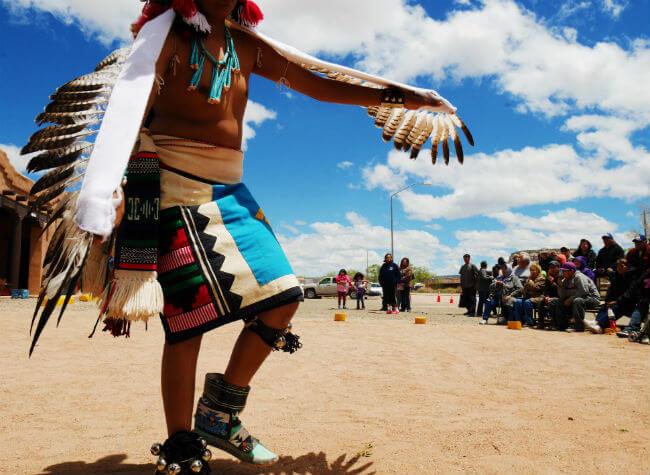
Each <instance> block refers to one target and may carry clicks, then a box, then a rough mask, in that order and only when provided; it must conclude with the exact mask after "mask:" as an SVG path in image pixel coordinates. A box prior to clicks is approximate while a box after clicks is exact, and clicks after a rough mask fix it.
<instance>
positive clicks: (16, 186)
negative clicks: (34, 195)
mask: <svg viewBox="0 0 650 475" xmlns="http://www.w3.org/2000/svg"><path fill="white" fill-rule="evenodd" d="M33 184H34V181H33V180H31V179H29V178H28V177H26V176H25V175H23V174H22V173H20V172H19V171H18V170H16V168H14V166H13V165H12V164H11V162H10V161H9V157H8V156H7V154H6V153H5V152H3V151H2V150H0V206H1V207H3V208H4V207H6V208H10V209H18V208H21V209H22V210H23V211H30V212H31V211H32V208H31V206H30V205H31V203H30V196H29V191H30V190H31V188H32V185H33ZM56 201H58V200H54V201H53V202H50V204H48V205H43V206H41V207H39V211H40V213H39V215H40V216H39V218H40V220H41V221H43V220H44V219H45V217H46V215H47V214H48V213H49V211H50V210H51V209H52V204H53V203H56Z"/></svg>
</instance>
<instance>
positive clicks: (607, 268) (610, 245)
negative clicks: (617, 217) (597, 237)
mask: <svg viewBox="0 0 650 475" xmlns="http://www.w3.org/2000/svg"><path fill="white" fill-rule="evenodd" d="M602 238H603V244H604V247H603V248H602V249H601V250H600V251H598V255H597V256H596V277H607V276H608V275H609V274H611V273H613V272H614V269H616V261H618V260H619V259H621V258H623V257H624V256H625V252H623V248H622V247H621V246H619V245H618V243H617V242H616V241H614V236H612V234H611V233H607V234H603V236H602Z"/></svg>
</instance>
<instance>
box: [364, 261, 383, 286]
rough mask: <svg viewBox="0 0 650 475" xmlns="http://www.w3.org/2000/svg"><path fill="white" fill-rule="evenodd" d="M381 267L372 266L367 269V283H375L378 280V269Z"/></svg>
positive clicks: (377, 265)
mask: <svg viewBox="0 0 650 475" xmlns="http://www.w3.org/2000/svg"><path fill="white" fill-rule="evenodd" d="M380 267H381V266H380V265H379V264H373V265H371V266H370V267H368V275H367V276H366V280H367V281H368V282H377V281H378V280H379V268H380Z"/></svg>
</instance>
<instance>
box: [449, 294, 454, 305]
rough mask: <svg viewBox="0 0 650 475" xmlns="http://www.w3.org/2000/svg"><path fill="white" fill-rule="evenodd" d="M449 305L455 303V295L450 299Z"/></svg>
mask: <svg viewBox="0 0 650 475" xmlns="http://www.w3.org/2000/svg"><path fill="white" fill-rule="evenodd" d="M449 303H450V304H452V303H454V296H453V295H452V296H451V297H449Z"/></svg>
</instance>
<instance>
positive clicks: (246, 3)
mask: <svg viewBox="0 0 650 475" xmlns="http://www.w3.org/2000/svg"><path fill="white" fill-rule="evenodd" d="M144 1H145V5H144V8H143V9H142V14H141V15H140V18H138V19H137V20H136V22H135V23H133V24H132V25H131V32H132V33H133V36H137V34H138V32H139V31H140V30H141V29H142V27H143V26H144V25H145V23H147V22H148V21H150V20H153V19H154V18H156V17H157V16H158V15H161V14H163V13H165V12H166V11H167V10H169V9H170V8H173V9H174V11H176V13H178V14H179V15H180V16H181V17H182V18H183V20H184V21H185V23H187V24H188V25H191V26H193V27H194V29H195V30H196V31H199V32H201V33H210V31H211V27H210V24H209V23H208V20H207V19H206V18H205V16H204V15H203V13H201V12H200V11H199V9H198V8H197V6H196V3H194V0H144ZM230 19H231V20H232V21H235V22H237V23H239V24H240V25H243V26H246V27H249V28H254V27H256V26H257V25H258V24H259V23H260V22H261V21H262V20H263V19H264V14H263V13H262V10H260V7H259V6H257V4H256V3H255V2H254V1H253V0H238V2H237V5H235V8H234V9H233V11H232V12H231V13H230Z"/></svg>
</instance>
